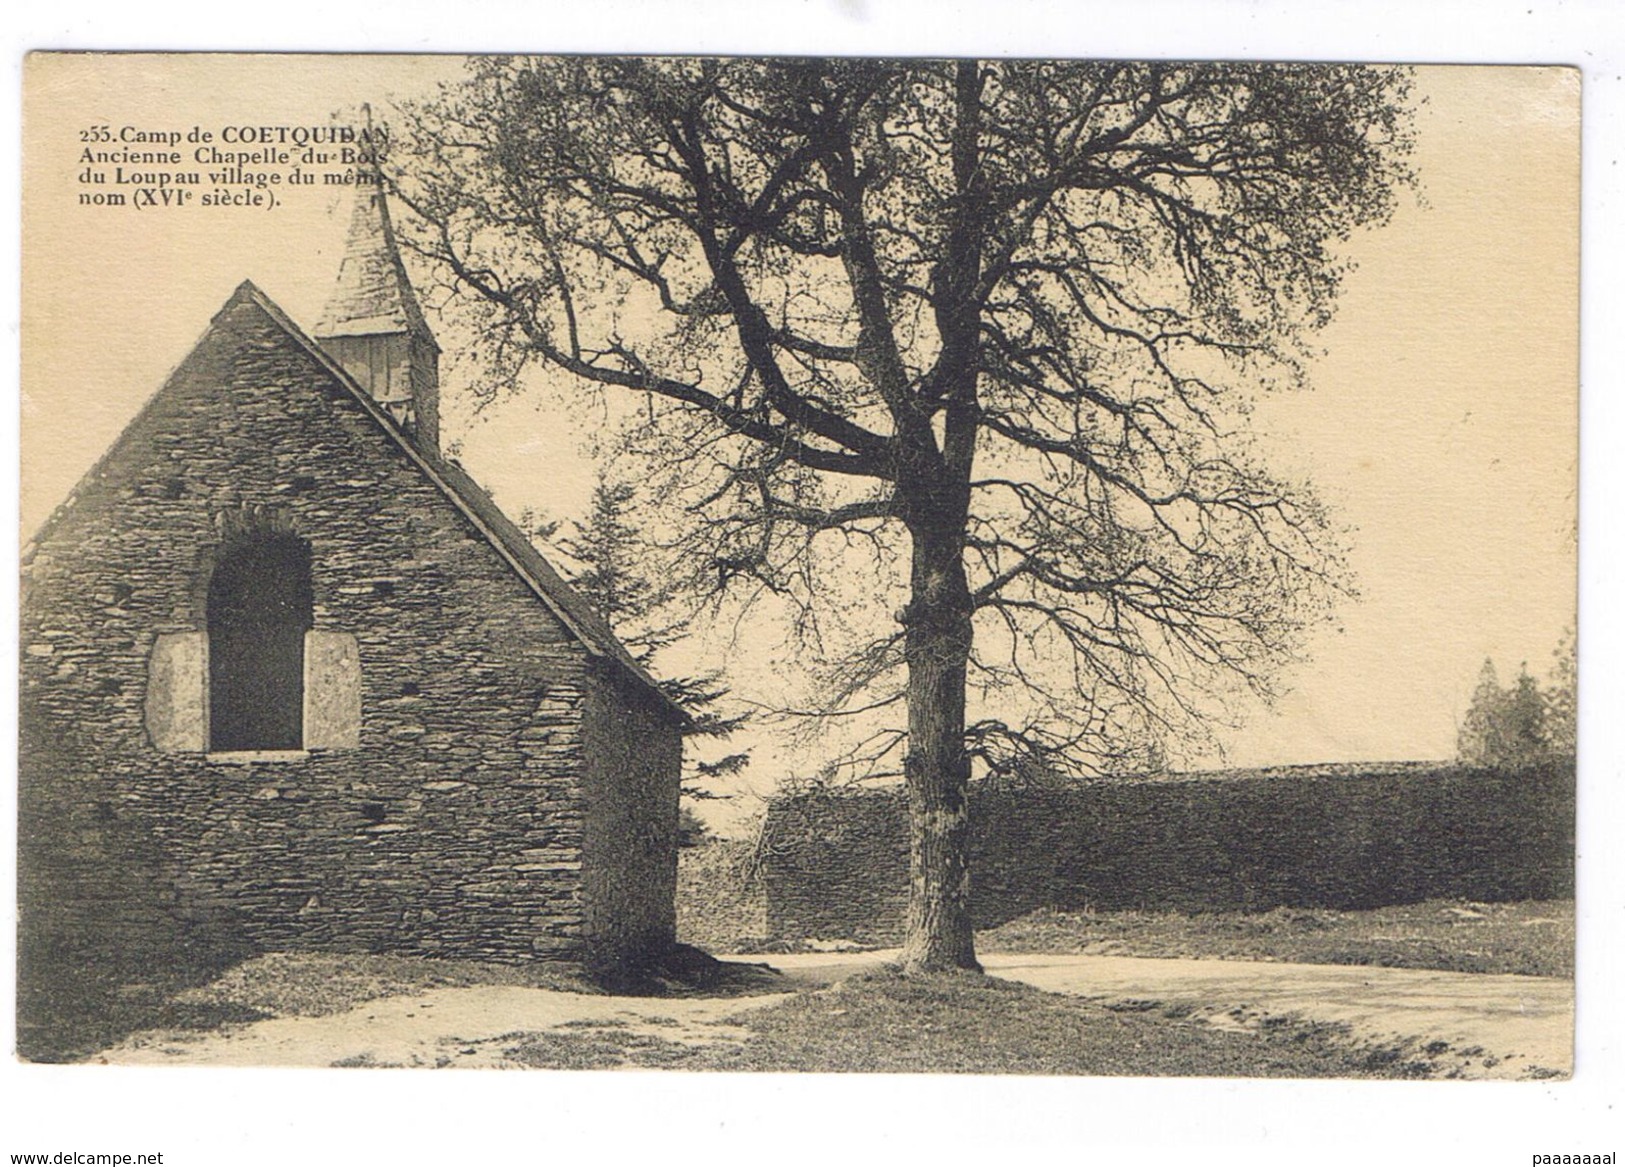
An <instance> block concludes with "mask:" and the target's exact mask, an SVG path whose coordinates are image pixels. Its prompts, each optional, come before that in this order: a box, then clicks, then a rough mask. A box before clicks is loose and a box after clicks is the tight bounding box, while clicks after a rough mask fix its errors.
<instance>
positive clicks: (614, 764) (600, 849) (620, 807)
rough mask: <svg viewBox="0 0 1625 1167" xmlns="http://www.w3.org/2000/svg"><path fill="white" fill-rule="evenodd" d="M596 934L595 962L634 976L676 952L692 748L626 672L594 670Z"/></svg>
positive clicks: (590, 777)
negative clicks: (680, 838)
mask: <svg viewBox="0 0 1625 1167" xmlns="http://www.w3.org/2000/svg"><path fill="white" fill-rule="evenodd" d="M582 735H583V742H584V744H585V749H586V757H587V767H586V823H585V826H586V833H585V837H584V846H583V850H582V868H583V870H582V875H583V884H582V885H583V890H584V892H585V895H586V908H587V916H586V928H587V934H588V936H590V937H591V939H592V945H593V959H594V961H595V962H596V963H598V964H599V965H600V966H602V967H603V969H604V971H605V972H608V973H611V974H613V973H616V972H619V971H624V970H625V969H626V968H627V966H629V965H632V964H635V963H636V962H638V961H639V960H640V959H643V958H647V957H648V956H650V955H651V954H657V953H664V952H666V951H668V950H669V949H670V948H671V946H672V944H674V943H675V942H676V933H677V919H676V894H677V886H676V885H677V804H678V797H679V795H678V787H679V784H680V782H681V779H682V762H683V741H682V737H681V735H680V734H679V732H678V729H677V726H676V725H675V724H673V722H672V720H671V718H670V716H669V715H668V714H666V713H665V712H664V711H663V710H659V709H656V708H655V706H654V702H653V699H652V698H651V697H650V696H649V695H648V694H647V693H646V692H644V691H642V690H641V689H640V688H637V687H634V686H633V685H631V684H630V683H628V682H627V681H625V680H624V679H623V675H622V674H621V673H620V671H619V670H616V669H611V668H609V667H607V666H599V667H596V668H594V669H593V670H592V679H591V683H590V684H589V686H588V689H587V702H586V707H585V716H584V719H583V724H582Z"/></svg>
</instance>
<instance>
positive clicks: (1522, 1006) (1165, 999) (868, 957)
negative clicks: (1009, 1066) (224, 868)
mask: <svg viewBox="0 0 1625 1167" xmlns="http://www.w3.org/2000/svg"><path fill="white" fill-rule="evenodd" d="M895 956H896V953H895V952H866V953H832V954H806V955H785V956H778V955H775V956H742V957H729V958H727V959H730V960H741V961H750V962H765V963H771V964H772V965H774V966H775V967H776V968H779V969H781V970H783V971H784V972H785V974H786V978H785V981H786V984H785V987H786V988H787V989H798V988H804V987H809V986H817V985H822V984H829V983H832V982H834V981H837V980H840V979H842V978H844V977H848V976H851V975H852V974H853V973H856V972H861V971H864V970H866V969H872V968H875V967H876V966H878V965H880V964H882V963H884V962H885V961H887V960H889V959H893V958H894V957H895ZM984 960H985V963H986V966H987V970H988V972H990V973H992V974H994V975H995V976H1000V977H1005V978H1008V979H1011V980H1017V981H1023V982H1025V983H1027V984H1030V985H1032V986H1034V987H1035V988H1039V989H1044V990H1046V991H1049V992H1056V993H1067V994H1071V995H1074V996H1080V997H1088V998H1094V999H1099V1000H1104V1001H1108V1002H1112V1003H1114V1004H1115V1003H1131V1004H1132V1003H1133V1002H1140V1001H1143V1002H1146V1003H1147V1006H1148V1007H1149V1006H1150V1004H1151V1003H1153V1002H1155V1003H1157V1004H1160V1005H1161V1006H1163V1007H1166V1006H1169V1005H1182V1006H1188V1007H1189V1014H1188V1015H1189V1016H1192V1017H1196V1018H1200V1019H1203V1020H1206V1021H1208V1022H1209V1023H1211V1024H1214V1025H1217V1026H1221V1027H1225V1028H1249V1027H1255V1026H1259V1025H1264V1024H1268V1020H1267V1019H1269V1018H1271V1017H1282V1016H1286V1015H1289V1014H1295V1015H1297V1016H1300V1017H1303V1018H1306V1019H1309V1020H1314V1021H1326V1022H1335V1023H1340V1024H1344V1025H1347V1026H1348V1027H1349V1029H1350V1031H1351V1032H1352V1033H1353V1034H1354V1035H1355V1036H1356V1037H1357V1038H1359V1039H1362V1040H1366V1041H1371V1042H1374V1043H1384V1044H1386V1043H1393V1042H1404V1043H1406V1045H1407V1050H1408V1053H1414V1054H1416V1055H1424V1054H1425V1055H1426V1056H1427V1057H1428V1059H1429V1060H1430V1061H1431V1062H1432V1063H1433V1064H1434V1065H1435V1066H1436V1067H1438V1070H1439V1072H1440V1073H1454V1074H1456V1075H1457V1076H1460V1077H1467V1078H1520V1077H1531V1076H1551V1075H1553V1074H1558V1073H1560V1074H1566V1073H1568V1072H1569V1069H1570V1067H1571V1065H1572V1060H1573V1021H1574V990H1573V983H1572V982H1570V981H1567V980H1561V979H1558V978H1552V977H1523V976H1489V975H1480V974H1471V973H1448V972H1433V971H1427V970H1418V969H1394V968H1372V967H1364V966H1361V967H1354V966H1342V965H1309V964H1285V963H1268V962H1257V961H1240V960H1160V959H1147V958H1139V957H1122V956H1023V955H1006V954H999V955H991V956H987V957H985V958H984ZM788 995H789V994H788V993H770V994H764V995H762V996H755V997H727V998H650V997H614V996H591V995H586V994H579V993H567V992H558V991H555V990H550V989H539V988H528V987H520V986H506V985H504V986H477V987H469V988H440V989H433V990H428V991H425V992H421V993H412V994H402V995H397V996H389V997H382V998H379V999H376V1000H372V1001H368V1002H366V1003H365V1004H362V1005H360V1006H357V1007H356V1008H353V1009H350V1010H348V1011H346V1012H342V1013H336V1014H332V1015H329V1016H324V1017H277V1018H272V1019H269V1020H265V1021H258V1022H254V1023H251V1024H247V1025H241V1026H232V1027H229V1028H226V1029H223V1030H218V1031H213V1032H208V1033H203V1034H183V1033H158V1032H149V1033H141V1034H135V1035H133V1036H132V1037H130V1038H129V1039H127V1040H126V1041H124V1042H122V1043H121V1044H120V1045H118V1046H116V1047H114V1048H112V1049H109V1050H107V1051H104V1052H103V1053H102V1054H101V1055H100V1056H99V1057H98V1058H93V1059H92V1060H93V1061H95V1060H101V1061H106V1062H111V1063H119V1064H125V1065H132V1064H133V1065H143V1064H144V1065H153V1064H163V1065H177V1064H180V1065H256V1066H330V1065H334V1064H340V1065H361V1066H367V1065H379V1066H382V1065H389V1066H469V1067H474V1066H510V1065H514V1064H516V1063H515V1062H514V1060H513V1058H512V1057H511V1056H510V1051H511V1050H512V1049H513V1048H514V1047H515V1046H516V1045H517V1044H518V1043H519V1041H520V1040H521V1035H523V1034H527V1033H543V1034H551V1035H553V1036H556V1037H559V1038H564V1037H567V1036H569V1035H571V1034H575V1035H577V1036H582V1037H585V1036H588V1035H590V1034H591V1032H592V1031H593V1030H614V1031H615V1032H616V1033H617V1034H620V1035H647V1036H650V1037H658V1038H661V1039H664V1040H666V1041H672V1042H681V1043H688V1044H701V1045H715V1044H717V1043H722V1042H737V1041H743V1040H745V1039H746V1037H748V1031H747V1030H746V1029H745V1028H744V1027H743V1026H740V1025H738V1024H736V1023H734V1022H735V1020H736V1019H737V1018H739V1017H740V1015H741V1014H744V1013H746V1012H749V1011H751V1010H753V1009H760V1008H765V1007H767V1006H769V1005H773V1004H776V1003H778V1002H780V1001H783V1000H785V999H786V997H787V996H788Z"/></svg>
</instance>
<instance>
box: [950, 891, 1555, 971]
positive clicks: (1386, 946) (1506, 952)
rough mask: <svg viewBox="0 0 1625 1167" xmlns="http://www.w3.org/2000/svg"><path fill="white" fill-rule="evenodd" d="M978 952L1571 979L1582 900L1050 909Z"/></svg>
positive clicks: (991, 935) (988, 940)
mask: <svg viewBox="0 0 1625 1167" xmlns="http://www.w3.org/2000/svg"><path fill="white" fill-rule="evenodd" d="M977 948H978V950H979V951H981V952H1022V953H1042V952H1052V953H1085V954H1091V955H1102V956H1104V955H1114V956H1156V957H1187V958H1190V957H1216V958H1221V959H1231V960H1279V961H1293V962H1299V963H1304V964H1354V965H1383V966H1386V967H1389V968H1428V969H1443V970H1446V971H1450V972H1471V973H1521V974H1523V975H1526V976H1547V977H1573V976H1574V903H1573V901H1571V900H1560V901H1527V902H1524V903H1514V904H1477V903H1465V902H1461V901H1454V900H1428V901H1426V902H1424V903H1419V904H1403V905H1398V906H1394V907H1387V908H1376V909H1373V910H1371V911H1363V912H1343V911H1334V910H1331V909H1323V908H1276V909H1274V910H1273V911H1269V912H1258V913H1243V912H1208V913H1199V914H1196V915H1183V914H1179V913H1173V912H1090V911H1081V912H1063V911H1053V910H1049V909H1044V910H1040V911H1037V912H1033V913H1031V914H1029V915H1026V916H1023V917H1021V918H1020V919H1018V920H1011V921H1010V922H1008V923H1006V924H1002V925H1000V926H999V927H997V928H994V929H992V930H990V931H987V932H983V933H980V934H979V935H978V936H977Z"/></svg>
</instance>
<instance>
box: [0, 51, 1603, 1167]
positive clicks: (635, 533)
mask: <svg viewBox="0 0 1625 1167" xmlns="http://www.w3.org/2000/svg"><path fill="white" fill-rule="evenodd" d="M21 83H22V119H23V121H22V126H23V129H22V146H23V166H22V174H21V188H22V189H21V196H22V233H21V265H20V266H21V331H20V338H21V418H20V468H21V486H20V494H19V500H20V503H19V514H18V519H19V524H20V530H19V546H20V560H19V568H20V579H21V582H20V593H19V596H18V618H19V623H18V625H17V628H18V642H17V652H18V666H17V678H18V680H17V684H18V688H17V695H16V715H17V723H16V725H17V771H16V787H15V807H16V820H15V821H16V833H15V839H16V856H15V858H16V885H15V886H16V893H15V895H16V900H15V903H16V915H15V945H16V948H15V953H16V980H15V986H16V993H15V1018H14V1021H15V1030H14V1032H15V1049H14V1056H15V1058H16V1059H18V1061H19V1062H21V1063H23V1064H24V1065H25V1066H32V1067H44V1066H46V1065H51V1066H59V1065H77V1066H83V1067H85V1068H84V1069H83V1070H79V1071H68V1070H61V1071H52V1072H75V1073H95V1074H103V1075H122V1074H137V1073H146V1072H148V1071H147V1070H144V1069H138V1068H156V1067H162V1069H161V1070H159V1069H151V1070H150V1072H151V1073H153V1074H158V1075H181V1074H183V1073H184V1068H188V1067H189V1068H194V1069H198V1068H218V1067H237V1068H248V1069H255V1068H259V1069H265V1068H270V1067H281V1068H299V1069H304V1070H312V1069H321V1070H328V1071H344V1072H345V1074H344V1076H343V1078H342V1079H340V1080H343V1081H351V1080H354V1079H356V1078H360V1079H362V1080H373V1079H376V1078H379V1077H380V1075H376V1074H370V1073H369V1074H361V1075H357V1074H356V1073H355V1071H358V1070H365V1071H369V1072H370V1071H384V1070H403V1069H412V1070H421V1071H429V1070H457V1069H463V1070H479V1071H483V1073H481V1074H473V1075H449V1076H443V1075H417V1076H415V1077H414V1078H413V1080H414V1081H417V1080H421V1079H423V1078H434V1079H435V1080H447V1081H460V1082H464V1083H466V1082H468V1081H469V1080H474V1081H476V1082H478V1081H493V1082H494V1081H497V1080H500V1079H510V1078H513V1077H515V1076H514V1075H501V1074H496V1073H494V1071H498V1070H509V1071H519V1070H530V1071H543V1072H549V1071H552V1072H558V1071H596V1072H600V1073H599V1074H598V1075H596V1076H595V1077H597V1078H601V1077H602V1072H608V1071H659V1072H660V1073H659V1074H658V1075H656V1076H655V1079H653V1080H671V1081H674V1082H677V1083H686V1082H689V1081H692V1080H695V1079H698V1080H699V1081H700V1083H701V1087H700V1088H701V1089H703V1088H704V1087H703V1083H704V1081H706V1080H715V1081H734V1080H736V1079H734V1078H732V1077H729V1078H718V1077H717V1076H716V1075H717V1074H718V1073H719V1072H721V1073H726V1074H729V1075H745V1076H746V1077H747V1078H748V1077H750V1076H759V1075H764V1074H765V1075H782V1074H785V1073H791V1074H794V1075H796V1076H797V1077H798V1078H801V1077H803V1076H804V1077H805V1079H806V1080H807V1081H809V1082H813V1081H817V1080H820V1079H822V1078H823V1076H826V1075H847V1076H851V1075H904V1076H909V1075H912V1076H921V1075H926V1076H932V1077H933V1080H935V1076H938V1075H953V1076H960V1077H964V1078H966V1079H970V1078H973V1077H975V1076H985V1075H998V1076H1011V1075H1017V1076H1029V1077H1031V1078H1032V1079H1033V1080H1034V1081H1038V1080H1044V1081H1047V1082H1051V1083H1056V1082H1065V1081H1083V1080H1093V1079H1116V1078H1125V1079H1171V1080H1181V1079H1201V1080H1226V1081H1238V1082H1243V1083H1245V1082H1249V1081H1252V1080H1259V1079H1271V1080H1288V1081H1300V1082H1301V1081H1303V1080H1309V1079H1331V1080H1338V1081H1348V1080H1365V1081H1373V1080H1374V1081H1384V1082H1389V1083H1394V1084H1399V1083H1404V1084H1408V1085H1406V1086H1405V1089H1407V1090H1421V1091H1426V1090H1441V1089H1448V1090H1455V1091H1466V1092H1469V1093H1471V1092H1472V1091H1481V1090H1492V1089H1503V1090H1504V1089H1509V1088H1511V1087H1508V1086H1507V1085H1505V1084H1507V1083H1522V1084H1523V1085H1522V1086H1521V1087H1517V1089H1521V1090H1524V1091H1530V1092H1532V1091H1538V1090H1543V1089H1550V1088H1551V1086H1552V1084H1559V1083H1567V1082H1568V1081H1569V1080H1570V1079H1571V1078H1572V1077H1573V1076H1575V1075H1576V1074H1577V1073H1578V1074H1583V1072H1584V1067H1583V1065H1580V1064H1577V1059H1576V1017H1577V1014H1576V1005H1577V1002H1576V992H1575V985H1576V969H1577V951H1580V950H1581V945H1582V943H1583V937H1581V938H1580V940H1579V941H1577V935H1578V933H1579V931H1580V928H1579V918H1578V917H1577V913H1576V889H1577V861H1576V850H1577V837H1578V836H1577V829H1578V828H1579V827H1580V825H1581V824H1582V823H1583V822H1584V819H1583V816H1582V814H1580V813H1579V812H1580V810H1581V809H1582V808H1581V807H1580V804H1579V800H1577V768H1576V758H1577V750H1578V745H1579V742H1580V733H1579V708H1580V700H1579V692H1580V689H1579V673H1580V670H1579V661H1580V656H1581V653H1580V638H1579V626H1580V623H1579V622H1580V609H1579V595H1580V582H1581V581H1580V573H1579V572H1580V546H1581V527H1580V520H1579V512H1580V497H1581V495H1580V458H1579V448H1580V384H1581V362H1580V356H1581V350H1580V323H1581V311H1580V304H1581V299H1580V270H1581V263H1580V261H1581V247H1580V207H1581V181H1580V180H1581V169H1582V168H1581V90H1582V73H1581V70H1580V69H1578V68H1575V67H1573V66H1572V65H1570V64H1566V63H1553V64H1539V65H1535V64H1531V65H1518V64H1465V63H1464V64H1426V63H1400V62H1393V63H1390V62H1385V61H1379V60H1367V61H1336V60H1278V59H1268V60H1265V59H1257V60H1253V59H1240V58H1238V59H1182V58H1175V57H1157V58H1142V59H1123V60H1116V59H1107V58H1089V57H1081V56H1075V57H1056V58H1053V59H1042V58H1034V57H1029V56H1019V57H1018V56H1008V55H990V56H985V57H976V56H918V55H908V56H891V57H888V56H878V55H863V54H848V55H808V56H783V55H774V56H762V55H635V54H618V55H617V54H587V55H562V54H560V55H546V54H544V55H501V56H498V55H485V54H482V55H467V56H464V55H395V54H344V53H335V54H325V55H317V54H286V55H276V54H255V53H157V52H120V53H105V52H68V51H61V52H53V51H35V52H31V53H30V54H29V55H28V56H27V58H26V59H25V60H24V61H23V62H22V65H21ZM1580 1026H1581V1028H1580V1034H1581V1040H1582V1042H1583V1041H1584V1037H1585V1013H1584V1010H1583V1008H1582V1011H1581V1014H1580ZM101 1067H106V1069H101ZM29 1072H33V1073H43V1072H46V1071H45V1070H44V1069H43V1068H36V1069H34V1070H32V1071H29ZM554 1076H555V1077H558V1075H557V1074H556V1073H555V1075H554ZM690 1076H692V1077H690ZM708 1076H709V1077H708ZM517 1077H519V1078H524V1077H525V1076H524V1075H518V1076H517ZM142 1080H143V1081H144V1080H146V1079H142ZM390 1080H392V1081H393V1080H399V1079H395V1078H392V1079H390ZM564 1080H570V1081H574V1078H573V1077H570V1076H568V1075H566V1076H565V1079H564ZM639 1080H641V1081H650V1080H651V1079H648V1078H640V1079H639ZM773 1080H780V1079H773ZM886 1080H893V1079H886ZM1444 1080H1449V1081H1452V1082H1455V1083H1458V1085H1455V1086H1450V1087H1444V1086H1440V1085H1428V1084H1427V1083H1438V1082H1441V1081H1444ZM1490 1080H1493V1081H1497V1082H1500V1083H1502V1084H1503V1085H1501V1086H1496V1087H1491V1086H1486V1085H1473V1084H1472V1083H1482V1082H1486V1081H1490ZM368 1088H369V1089H371V1088H373V1087H368ZM467 1088H468V1087H466V1086H463V1087H459V1089H467ZM1045 1088H1046V1089H1050V1088H1055V1087H1054V1086H1046V1087H1045ZM8 1149H9V1148H8ZM19 1149H20V1148H19ZM1539 1149H1540V1148H1538V1147H1531V1148H1529V1150H1539ZM1577 1149H1579V1150H1587V1149H1597V1148H1577ZM1611 1149H1612V1148H1607V1147H1605V1148H1600V1150H1603V1151H1610V1150H1611ZM1521 1153H1523V1152H1521V1151H1520V1154H1521ZM1513 1158H1514V1159H1516V1160H1517V1161H1520V1162H1521V1161H1522V1160H1521V1157H1519V1156H1514V1157H1513ZM87 1161H88V1160H87ZM109 1161H112V1160H109ZM131 1161H137V1160H131ZM141 1161H148V1160H141ZM151 1161H160V1160H151ZM255 1161H258V1160H255ZM331 1161H334V1162H337V1161H340V1160H339V1159H333V1160H331ZM409 1161H415V1160H409ZM424 1161H427V1160H424ZM1509 1161H1511V1160H1509ZM1599 1161H1601V1160H1599Z"/></svg>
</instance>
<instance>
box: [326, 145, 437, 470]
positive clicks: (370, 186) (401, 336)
mask: <svg viewBox="0 0 1625 1167" xmlns="http://www.w3.org/2000/svg"><path fill="white" fill-rule="evenodd" d="M363 177H364V178H365V179H366V180H368V181H366V182H365V183H363V184H358V185H357V187H356V201H355V209H354V210H353V211H352V212H351V214H350V234H349V238H348V239H347V240H346V241H345V245H344V259H343V261H342V262H341V263H340V264H339V278H338V283H337V285H336V286H335V287H334V289H333V294H332V296H331V297H330V298H329V299H328V301H327V307H326V309H325V310H324V311H323V312H322V319H321V322H320V323H319V324H317V326H316V331H315V336H316V340H317V341H318V342H319V343H320V344H321V346H322V348H324V349H325V350H327V353H328V355H329V356H331V357H332V358H333V359H334V360H336V361H338V363H339V364H340V365H342V366H343V367H344V371H345V372H347V373H349V374H350V376H352V377H354V378H355V379H356V381H357V382H359V383H360V385H361V387H362V388H363V389H365V390H366V391H367V393H368V394H369V395H371V396H372V398H373V399H374V400H376V401H377V402H378V403H379V404H380V405H382V406H383V407H384V408H385V409H386V410H388V411H389V414H390V416H392V417H393V418H394V419H395V421H396V422H397V424H399V425H400V426H401V428H403V429H405V430H406V431H407V432H408V433H410V434H411V435H412V436H413V437H414V438H416V439H417V444H418V445H419V446H421V447H423V448H424V449H425V450H426V451H428V452H429V453H432V454H438V453H439V452H440V449H439V447H440V346H439V345H438V344H436V343H435V339H434V334H433V333H432V332H430V331H429V324H428V321H426V320H425V319H424V318H423V309H422V308H421V307H420V306H419V305H418V298H417V295H416V294H415V293H414V292H413V291H412V284H411V281H410V280H409V279H408V278H407V275H406V265H405V264H403V263H402V262H401V253H400V247H399V245H398V244H397V243H396V241H395V228H394V225H393V224H392V223H391V222H390V219H389V202H388V199H387V196H386V195H385V193H384V186H383V177H382V175H381V174H380V173H379V172H378V170H377V169H376V167H375V168H373V169H372V170H370V171H364V172H363Z"/></svg>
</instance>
